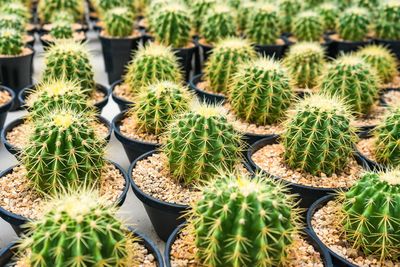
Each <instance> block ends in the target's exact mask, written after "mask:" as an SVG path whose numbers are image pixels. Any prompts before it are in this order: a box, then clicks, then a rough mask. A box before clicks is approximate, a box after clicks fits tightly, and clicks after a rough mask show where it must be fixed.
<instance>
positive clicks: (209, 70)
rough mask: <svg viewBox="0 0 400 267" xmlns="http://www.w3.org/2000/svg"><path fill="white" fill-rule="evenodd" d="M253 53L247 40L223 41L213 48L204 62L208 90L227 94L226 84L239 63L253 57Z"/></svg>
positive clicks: (229, 39)
mask: <svg viewBox="0 0 400 267" xmlns="http://www.w3.org/2000/svg"><path fill="white" fill-rule="evenodd" d="M255 54H256V53H255V51H254V49H253V48H252V46H251V45H250V43H249V42H248V41H247V40H243V39H239V38H227V39H223V40H221V41H220V42H218V44H217V45H216V46H215V47H214V49H213V50H212V54H211V55H210V57H209V59H208V61H207V62H206V68H205V70H204V75H205V81H206V82H207V83H208V86H209V88H210V90H212V91H214V92H217V93H225V94H226V93H227V88H228V83H229V80H230V78H231V77H232V75H233V74H234V73H235V72H236V71H237V67H238V65H239V64H240V63H242V62H246V61H248V60H250V59H252V58H254V57H255Z"/></svg>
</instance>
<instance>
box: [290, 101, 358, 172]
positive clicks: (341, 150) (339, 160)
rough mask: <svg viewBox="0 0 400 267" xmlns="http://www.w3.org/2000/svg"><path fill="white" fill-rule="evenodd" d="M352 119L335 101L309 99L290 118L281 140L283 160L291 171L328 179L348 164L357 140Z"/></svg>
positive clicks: (340, 104) (340, 102) (340, 103)
mask: <svg viewBox="0 0 400 267" xmlns="http://www.w3.org/2000/svg"><path fill="white" fill-rule="evenodd" d="M350 121H351V115H350V113H349V112H348V110H347V109H346V107H345V105H343V103H342V101H341V100H339V99H338V98H335V97H332V98H330V97H326V96H324V95H318V94H317V95H312V96H309V97H307V98H305V99H304V100H302V101H301V102H300V103H299V104H298V105H297V107H296V109H295V111H294V112H293V114H291V115H290V117H289V119H288V121H287V123H286V131H285V133H284V134H283V137H282V143H283V146H284V147H285V152H284V159H285V162H286V163H287V164H288V165H289V166H290V168H292V169H301V170H302V171H305V172H308V173H311V174H313V175H319V174H321V173H324V174H326V175H328V176H331V175H332V174H334V173H339V172H341V171H342V170H343V169H344V167H345V166H346V165H347V163H348V162H349V160H350V158H351V156H352V153H353V151H354V145H355V142H356V140H357V136H356V134H355V130H354V128H353V127H352V126H351V125H350Z"/></svg>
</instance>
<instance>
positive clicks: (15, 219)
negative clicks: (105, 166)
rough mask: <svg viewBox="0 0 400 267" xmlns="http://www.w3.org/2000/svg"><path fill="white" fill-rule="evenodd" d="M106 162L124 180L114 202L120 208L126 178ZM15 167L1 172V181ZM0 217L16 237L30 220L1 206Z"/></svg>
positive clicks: (123, 172) (115, 164)
mask: <svg viewBox="0 0 400 267" xmlns="http://www.w3.org/2000/svg"><path fill="white" fill-rule="evenodd" d="M108 162H110V163H112V164H113V165H114V166H115V167H116V168H117V169H118V170H119V171H120V173H121V174H122V176H123V177H124V179H125V185H124V189H123V190H122V193H121V195H120V196H119V197H118V199H117V200H116V204H117V206H122V204H124V202H125V199H126V195H127V193H128V190H129V180H128V176H127V174H126V172H125V171H124V169H123V168H122V167H121V166H120V165H119V164H117V163H115V162H113V161H110V160H108ZM16 166H18V165H14V166H11V167H10V168H8V169H5V170H4V171H2V172H1V173H0V179H2V178H3V177H4V176H6V175H8V174H10V173H12V172H13V170H14V168H15V167H16ZM0 217H1V218H2V219H3V220H5V221H6V222H8V223H9V224H10V225H11V227H12V228H13V229H14V231H15V233H16V234H17V235H21V234H23V233H24V229H23V228H22V227H21V226H22V225H24V224H26V223H27V222H29V221H30V219H28V218H26V217H24V216H21V215H18V214H15V213H13V212H11V211H8V210H6V209H4V208H3V207H1V206H0Z"/></svg>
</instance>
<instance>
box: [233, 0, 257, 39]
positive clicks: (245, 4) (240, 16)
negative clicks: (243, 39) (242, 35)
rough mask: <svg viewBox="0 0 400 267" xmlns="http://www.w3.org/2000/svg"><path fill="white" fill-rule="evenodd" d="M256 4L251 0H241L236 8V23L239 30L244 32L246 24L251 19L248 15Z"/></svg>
mask: <svg viewBox="0 0 400 267" xmlns="http://www.w3.org/2000/svg"><path fill="white" fill-rule="evenodd" d="M256 6H257V3H256V2H253V1H251V0H245V1H242V3H241V4H240V8H239V9H238V10H237V24H238V28H239V30H240V31H241V32H245V30H246V28H247V27H248V26H247V24H248V23H249V22H250V21H251V20H250V17H251V15H252V12H253V10H254V8H255V7H256Z"/></svg>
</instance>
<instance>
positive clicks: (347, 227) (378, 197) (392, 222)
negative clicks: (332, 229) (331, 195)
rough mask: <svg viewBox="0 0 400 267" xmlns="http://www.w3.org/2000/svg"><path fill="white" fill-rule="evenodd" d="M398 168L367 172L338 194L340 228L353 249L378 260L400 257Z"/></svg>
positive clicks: (399, 187)
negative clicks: (347, 189) (340, 204)
mask: <svg viewBox="0 0 400 267" xmlns="http://www.w3.org/2000/svg"><path fill="white" fill-rule="evenodd" d="M399 181H400V171H399V170H398V169H394V170H391V171H386V172H383V173H366V174H364V175H363V176H362V178H361V179H360V180H359V181H358V182H357V183H356V184H355V185H353V186H352V187H351V188H350V190H349V191H348V192H346V193H342V194H341V199H342V201H343V202H342V214H343V230H344V232H345V237H346V239H347V240H348V241H350V243H351V244H352V245H353V247H354V248H355V249H359V250H361V251H363V252H364V254H365V255H366V256H369V255H373V256H376V257H378V258H379V259H380V260H381V261H383V260H385V259H388V260H394V261H397V260H398V258H399V257H400V250H399V242H398V240H399V239H400V222H399V220H398V210H399V209H400V199H399V195H400V182H399Z"/></svg>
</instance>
